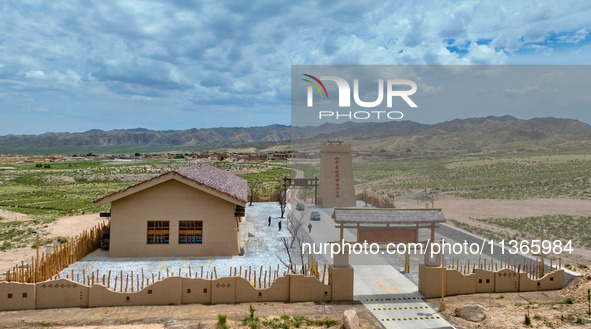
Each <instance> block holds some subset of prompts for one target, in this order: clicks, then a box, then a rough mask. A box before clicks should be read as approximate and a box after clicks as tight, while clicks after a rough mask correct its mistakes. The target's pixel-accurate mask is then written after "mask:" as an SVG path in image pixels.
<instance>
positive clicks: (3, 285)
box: [0, 282, 35, 311]
mask: <svg viewBox="0 0 591 329" xmlns="http://www.w3.org/2000/svg"><path fill="white" fill-rule="evenodd" d="M32 308H35V284H34V283H18V282H10V283H8V282H0V310H1V311H9V310H27V309H32Z"/></svg>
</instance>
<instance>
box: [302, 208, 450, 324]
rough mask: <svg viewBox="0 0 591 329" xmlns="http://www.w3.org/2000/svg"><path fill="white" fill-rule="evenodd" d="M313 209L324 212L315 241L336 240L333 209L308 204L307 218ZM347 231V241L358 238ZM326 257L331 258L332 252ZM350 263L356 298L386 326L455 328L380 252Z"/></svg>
mask: <svg viewBox="0 0 591 329" xmlns="http://www.w3.org/2000/svg"><path fill="white" fill-rule="evenodd" d="M312 211H319V212H320V214H321V220H320V221H319V222H312V225H313V228H312V233H311V234H310V236H311V238H312V240H313V241H314V242H315V243H325V242H334V241H337V240H338V239H339V229H337V228H336V227H335V225H336V224H335V222H334V220H333V219H332V218H331V217H330V216H331V215H332V209H323V208H318V207H315V206H312V205H306V210H305V214H304V218H309V213H310V212H312ZM344 234H345V241H356V237H355V236H354V235H353V234H352V233H350V232H348V231H347V230H345V233H344ZM325 258H326V259H327V260H328V261H330V255H325ZM349 262H350V264H351V265H352V266H353V268H354V269H355V283H354V299H355V300H359V301H360V302H361V303H363V304H364V305H365V307H367V308H368V309H369V310H370V311H371V312H372V313H373V314H374V315H375V316H376V318H378V319H379V320H380V321H381V322H382V324H383V325H384V327H385V328H413V329H417V328H453V327H452V326H451V325H450V324H449V323H447V321H445V320H444V319H442V318H441V317H440V316H439V314H437V313H436V312H435V311H434V310H433V309H432V308H430V307H429V306H428V305H427V304H426V303H425V302H424V301H423V299H422V298H423V296H422V294H421V293H419V292H418V289H417V286H416V285H415V284H414V283H412V282H411V281H410V280H408V279H407V278H406V277H404V276H403V275H402V274H401V273H400V272H398V271H397V270H395V269H394V268H393V267H392V266H390V265H389V264H388V263H387V262H386V261H385V260H384V259H383V258H382V257H381V256H380V255H365V254H363V255H351V256H350V259H349ZM367 264H371V265H367Z"/></svg>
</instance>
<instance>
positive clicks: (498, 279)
mask: <svg viewBox="0 0 591 329" xmlns="http://www.w3.org/2000/svg"><path fill="white" fill-rule="evenodd" d="M494 275H495V292H511V291H519V274H517V272H515V271H513V270H510V269H502V270H500V271H496V272H494Z"/></svg>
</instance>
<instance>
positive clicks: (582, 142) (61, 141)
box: [0, 116, 591, 154]
mask: <svg viewBox="0 0 591 329" xmlns="http://www.w3.org/2000/svg"><path fill="white" fill-rule="evenodd" d="M337 138H338V139H343V140H345V141H347V142H350V143H352V144H353V147H354V149H355V148H358V149H363V150H370V151H371V150H374V151H375V150H382V151H392V152H401V151H405V150H409V149H410V150H412V151H427V152H462V151H466V152H472V151H485V150H512V149H530V150H546V151H556V150H572V149H581V148H585V147H588V146H589V144H590V143H591V126H589V125H588V124H586V123H583V122H580V121H577V120H573V119H561V118H534V119H529V120H521V119H517V118H515V117H512V116H502V117H492V116H491V117H485V118H468V119H455V120H452V121H446V122H442V123H437V124H423V123H417V122H412V121H389V122H383V123H354V122H345V123H342V124H323V125H320V126H308V127H290V126H286V125H279V124H274V125H269V126H262V127H237V128H204V129H196V128H194V129H187V130H161V131H159V130H149V129H145V128H135V129H125V130H110V131H103V130H98V129H93V130H89V131H86V132H78V133H68V132H61V133H59V132H51V133H45V134H41V135H5V136H0V153H1V154H7V153H25V154H26V153H60V152H61V153H72V152H94V153H114V152H132V151H140V152H148V151H152V152H157V151H167V150H171V151H172V150H187V151H189V150H190V151H203V150H215V149H243V150H251V151H252V150H272V149H286V148H290V144H291V147H292V148H296V147H297V149H318V145H319V143H321V142H322V141H326V140H327V139H337Z"/></svg>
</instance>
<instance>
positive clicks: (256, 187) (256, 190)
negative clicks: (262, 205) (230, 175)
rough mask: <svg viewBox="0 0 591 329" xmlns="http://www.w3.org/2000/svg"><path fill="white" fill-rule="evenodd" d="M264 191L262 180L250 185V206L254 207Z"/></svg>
mask: <svg viewBox="0 0 591 329" xmlns="http://www.w3.org/2000/svg"><path fill="white" fill-rule="evenodd" d="M262 190H263V181H262V180H261V179H260V178H257V179H255V180H253V181H251V182H250V184H248V201H250V204H249V206H252V203H253V202H254V199H256V198H258V197H259V195H260V194H261V191H262Z"/></svg>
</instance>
